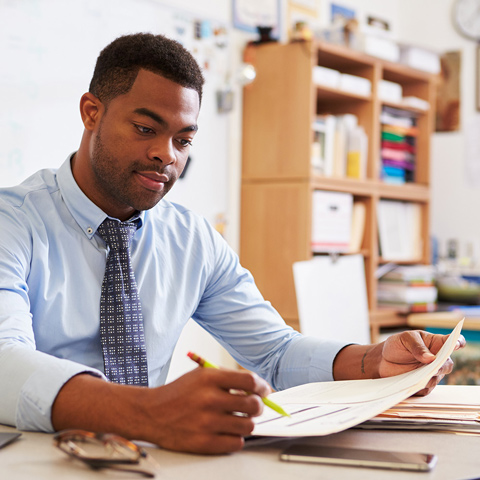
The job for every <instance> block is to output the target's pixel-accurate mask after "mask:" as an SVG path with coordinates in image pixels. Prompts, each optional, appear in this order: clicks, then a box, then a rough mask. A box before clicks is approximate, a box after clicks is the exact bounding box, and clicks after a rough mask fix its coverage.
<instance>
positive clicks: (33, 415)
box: [0, 204, 105, 432]
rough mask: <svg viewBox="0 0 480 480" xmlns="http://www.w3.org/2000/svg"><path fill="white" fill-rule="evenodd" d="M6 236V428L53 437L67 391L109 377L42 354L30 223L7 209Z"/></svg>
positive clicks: (2, 272) (0, 282)
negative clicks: (32, 291) (73, 382)
mask: <svg viewBox="0 0 480 480" xmlns="http://www.w3.org/2000/svg"><path fill="white" fill-rule="evenodd" d="M0 231H1V232H2V235H1V236H0V392H1V395H0V423H3V424H7V425H13V426H16V427H17V428H18V429H20V430H40V431H46V432H50V431H53V427H52V422H51V408H52V405H53V402H54V400H55V398H56V396H57V394H58V392H59V391H60V389H61V388H62V386H63V385H64V384H65V383H66V382H67V381H68V380H69V379H70V378H72V377H73V376H75V375H77V374H79V373H90V374H92V375H97V376H99V377H103V374H102V373H101V372H99V371H98V370H95V369H92V368H88V367H85V366H84V365H80V364H78V363H75V362H71V361H69V360H64V359H59V358H56V357H53V356H51V355H47V354H45V353H42V352H40V351H37V350H36V345H35V338H34V333H33V328H32V317H31V314H30V303H29V300H28V285H27V281H26V279H27V276H28V272H29V265H30V252H31V236H30V234H29V230H28V221H27V220H26V219H24V218H22V216H21V213H20V212H16V211H15V212H12V211H11V209H10V207H7V206H5V205H4V204H1V205H0ZM103 378H105V377H103Z"/></svg>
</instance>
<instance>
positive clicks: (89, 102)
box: [80, 92, 104, 130]
mask: <svg viewBox="0 0 480 480" xmlns="http://www.w3.org/2000/svg"><path fill="white" fill-rule="evenodd" d="M103 111H104V106H103V103H102V102H101V101H100V100H99V99H98V98H97V97H96V96H95V95H93V94H92V93H90V92H87V93H84V94H83V95H82V98H81V99H80V115H81V116H82V122H83V125H84V126H85V128H86V129H87V130H93V129H94V128H95V125H97V124H98V122H99V121H100V118H101V116H102V113H103Z"/></svg>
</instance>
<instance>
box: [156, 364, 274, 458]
mask: <svg viewBox="0 0 480 480" xmlns="http://www.w3.org/2000/svg"><path fill="white" fill-rule="evenodd" d="M154 390H155V389H154ZM156 390H157V391H158V395H157V396H156V398H152V399H151V400H153V404H152V406H151V408H150V409H149V411H150V412H151V413H152V415H153V416H152V419H151V421H152V422H156V423H157V424H159V426H158V431H157V432H156V441H155V443H157V444H158V445H160V446H162V447H165V448H168V449H170V450H181V451H188V452H200V453H226V452H232V451H236V450H240V449H241V448H242V447H243V444H244V439H243V437H245V436H248V435H250V434H251V433H252V430H253V428H254V426H255V425H254V422H253V419H252V417H255V416H258V415H260V414H261V413H262V411H263V403H262V400H261V398H260V397H265V396H267V395H269V394H270V393H271V389H270V387H269V385H268V384H267V383H266V382H265V381H264V380H262V379H261V378H260V377H258V376H257V375H255V374H254V373H251V372H246V371H237V370H226V369H219V370H217V369H212V368H196V369H195V370H193V371H192V372H189V373H187V374H186V375H184V376H182V377H180V378H179V379H178V380H176V381H174V382H172V383H171V384H167V385H165V386H163V387H159V388H158V389H156ZM245 392H249V393H254V394H256V395H251V394H246V393H245Z"/></svg>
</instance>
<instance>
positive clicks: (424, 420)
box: [359, 385, 480, 435]
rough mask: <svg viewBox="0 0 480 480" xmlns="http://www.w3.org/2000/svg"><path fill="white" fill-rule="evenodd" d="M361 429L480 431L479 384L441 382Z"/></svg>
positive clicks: (373, 419)
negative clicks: (432, 389)
mask: <svg viewBox="0 0 480 480" xmlns="http://www.w3.org/2000/svg"><path fill="white" fill-rule="evenodd" d="M359 427H360V428H373V429H400V430H437V431H438V430H440V431H446V432H454V433H471V434H476V435H479V434H480V386H476V385H475V386H472V385H439V386H437V387H436V388H435V390H434V391H433V392H432V393H431V394H430V395H427V396H426V397H412V398H408V399H407V400H405V401H403V402H400V403H399V404H397V405H396V406H395V407H393V408H390V409H388V410H386V411H385V412H383V413H381V414H380V415H377V416H376V417H375V418H372V419H371V420H368V421H367V422H365V423H363V424H361V425H359Z"/></svg>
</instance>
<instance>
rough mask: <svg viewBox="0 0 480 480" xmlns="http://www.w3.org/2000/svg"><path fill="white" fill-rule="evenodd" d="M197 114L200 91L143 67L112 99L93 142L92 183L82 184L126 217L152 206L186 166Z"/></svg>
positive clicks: (100, 201)
mask: <svg viewBox="0 0 480 480" xmlns="http://www.w3.org/2000/svg"><path fill="white" fill-rule="evenodd" d="M198 113H199V98H198V94H197V92H196V91H195V90H193V89H190V88H184V87H181V86H180V85H178V84H177V83H174V82H172V81H170V80H167V79H166V78H164V77H162V76H160V75H157V74H154V73H152V72H149V71H146V70H140V72H139V73H138V76H137V78H136V80H135V83H134V84H133V86H132V88H131V90H130V91H129V92H128V93H126V94H124V95H120V96H118V97H116V98H114V99H113V100H111V102H110V103H109V104H108V106H107V109H106V110H104V111H103V112H102V114H101V117H100V118H99V119H98V121H97V124H96V126H95V129H94V130H93V135H92V141H91V144H90V169H87V171H88V170H89V171H88V173H87V175H88V177H89V180H90V181H87V182H83V184H81V185H80V187H81V188H82V189H83V190H84V192H85V193H86V194H87V196H89V197H90V198H91V199H92V200H93V201H94V202H95V203H96V204H97V205H98V206H99V207H100V208H102V210H104V211H105V212H106V213H108V214H109V215H111V216H115V217H118V218H120V219H122V220H123V219H126V218H128V217H130V216H131V215H132V213H133V212H134V211H135V210H147V209H149V208H152V207H153V206H155V205H156V204H157V203H158V202H159V201H160V200H161V199H162V198H163V197H164V196H165V194H166V193H167V192H168V191H169V190H170V189H171V188H172V186H173V184H174V183H175V182H176V180H177V179H178V177H179V176H180V174H181V173H182V171H183V169H184V167H185V163H186V161H187V158H188V155H189V151H190V146H191V142H192V140H193V137H194V135H195V133H196V130H197V126H196V125H197V123H196V122H197V117H198Z"/></svg>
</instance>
